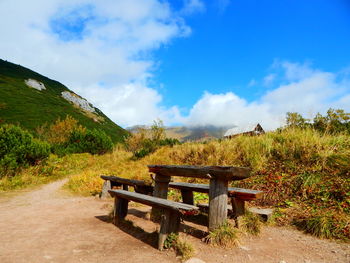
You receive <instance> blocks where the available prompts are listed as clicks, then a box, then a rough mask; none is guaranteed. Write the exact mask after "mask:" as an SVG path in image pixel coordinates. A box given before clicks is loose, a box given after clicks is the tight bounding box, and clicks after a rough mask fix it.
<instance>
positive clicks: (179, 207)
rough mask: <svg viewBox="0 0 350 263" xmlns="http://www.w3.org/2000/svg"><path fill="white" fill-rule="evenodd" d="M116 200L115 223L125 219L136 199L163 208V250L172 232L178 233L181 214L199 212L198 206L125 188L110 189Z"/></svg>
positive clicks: (161, 246) (161, 227)
mask: <svg viewBox="0 0 350 263" xmlns="http://www.w3.org/2000/svg"><path fill="white" fill-rule="evenodd" d="M108 192H109V193H110V195H111V196H112V197H114V198H115V202H114V223H115V224H116V225H117V224H118V222H119V221H120V220H122V219H124V218H125V217H126V215H127V213H128V202H129V201H134V202H137V203H141V204H145V205H149V206H152V207H156V208H160V209H161V213H162V215H161V220H160V230H159V238H158V249H159V250H162V249H163V247H164V242H165V240H166V238H167V236H168V235H169V234H170V233H173V232H174V233H177V232H178V231H179V226H180V216H181V214H184V213H185V212H191V213H198V212H199V208H198V207H197V206H193V205H189V204H184V203H179V202H174V201H171V200H167V199H163V198H158V197H153V196H149V195H144V194H140V193H135V192H129V191H125V190H109V191H108Z"/></svg>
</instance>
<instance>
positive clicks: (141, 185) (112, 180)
mask: <svg viewBox="0 0 350 263" xmlns="http://www.w3.org/2000/svg"><path fill="white" fill-rule="evenodd" d="M101 178H102V179H103V180H105V182H104V183H103V187H102V192H101V198H106V197H107V196H108V195H109V193H108V190H111V189H112V188H113V187H114V186H122V187H123V190H128V189H129V186H132V187H134V190H135V192H137V193H141V194H152V193H153V186H151V185H148V184H146V183H145V182H144V181H141V180H133V179H126V178H122V177H117V176H107V175H101Z"/></svg>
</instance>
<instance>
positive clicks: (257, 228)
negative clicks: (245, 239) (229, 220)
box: [240, 211, 262, 236]
mask: <svg viewBox="0 0 350 263" xmlns="http://www.w3.org/2000/svg"><path fill="white" fill-rule="evenodd" d="M240 228H241V229H242V230H244V231H245V232H246V233H248V234H251V235H254V236H257V235H259V234H260V232H261V228H262V222H261V220H260V218H259V216H258V215H256V214H253V213H252V212H250V211H246V212H245V214H244V216H242V217H241V218H240Z"/></svg>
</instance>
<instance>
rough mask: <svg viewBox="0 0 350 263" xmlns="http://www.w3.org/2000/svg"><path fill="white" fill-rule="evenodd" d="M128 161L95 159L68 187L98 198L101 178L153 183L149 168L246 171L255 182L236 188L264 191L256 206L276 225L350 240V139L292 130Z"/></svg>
mask: <svg viewBox="0 0 350 263" xmlns="http://www.w3.org/2000/svg"><path fill="white" fill-rule="evenodd" d="M130 157H131V155H130V154H129V153H127V152H123V151H121V150H119V151H115V152H114V153H112V154H109V155H105V156H101V157H91V159H90V162H95V164H92V163H91V166H89V168H88V169H87V170H85V171H84V172H82V173H80V174H79V175H77V176H74V177H72V178H71V180H70V181H69V183H68V185H67V187H68V188H70V189H72V190H73V191H75V192H79V193H83V194H88V193H97V192H98V191H100V187H101V184H102V180H100V179H99V178H98V175H100V174H101V173H111V174H115V175H118V176H123V177H128V178H137V179H144V180H147V181H149V182H151V181H150V177H149V174H148V172H147V168H146V165H147V164H187V165H233V166H248V167H251V168H252V169H253V173H252V177H251V178H249V179H247V180H243V181H238V182H234V183H232V185H235V186H241V187H245V188H250V189H259V190H263V191H264V192H265V195H264V198H263V199H261V200H259V201H258V202H256V205H262V206H272V207H275V208H276V212H275V214H274V217H275V221H276V222H277V224H288V223H292V224H294V225H297V226H298V227H300V228H302V229H304V230H306V231H307V232H312V233H318V234H317V235H318V236H321V237H329V236H331V237H341V238H344V237H347V238H349V230H350V224H349V222H350V217H349V213H350V174H349V172H350V137H349V136H348V135H327V134H325V135H321V134H320V133H318V132H315V131H313V130H311V129H309V130H307V129H306V130H293V129H289V130H285V131H282V132H271V133H267V134H265V135H262V136H258V137H246V136H241V137H236V138H234V139H232V140H222V141H211V142H208V143H186V144H183V145H176V146H174V147H163V148H161V149H159V150H158V151H156V152H155V153H153V154H152V155H149V156H147V157H145V158H144V159H141V160H139V161H131V160H130ZM188 180H189V181H193V179H188ZM91 182H94V183H93V184H91ZM94 186H95V187H96V188H94ZM311 219H312V220H311ZM329 229H332V231H331V234H329V233H328V232H329ZM327 231H328V232H327Z"/></svg>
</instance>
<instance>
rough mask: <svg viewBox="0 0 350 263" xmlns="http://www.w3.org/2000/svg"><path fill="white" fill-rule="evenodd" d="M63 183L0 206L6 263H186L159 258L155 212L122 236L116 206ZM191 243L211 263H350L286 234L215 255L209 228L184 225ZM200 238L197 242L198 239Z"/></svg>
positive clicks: (138, 218)
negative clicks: (204, 237)
mask: <svg viewBox="0 0 350 263" xmlns="http://www.w3.org/2000/svg"><path fill="white" fill-rule="evenodd" d="M64 182H65V181H64V180H63V181H58V182H55V183H51V184H48V185H46V186H43V187H42V188H40V189H37V190H34V191H30V192H21V193H17V194H15V195H6V196H4V195H3V196H1V198H0V262H1V263H8V262H179V259H177V258H176V256H175V253H174V252H173V251H164V252H160V251H158V250H157V249H156V248H155V247H154V245H155V244H154V239H153V238H152V235H151V234H148V233H151V232H153V231H154V230H156V227H157V225H156V224H154V223H152V222H151V221H149V220H147V219H145V218H147V216H148V213H147V212H148V211H149V208H148V207H144V206H137V205H135V206H134V207H132V208H130V210H129V212H130V215H128V217H127V218H128V219H130V220H131V221H132V222H134V223H135V224H136V225H138V226H141V227H142V228H143V229H144V230H145V231H146V232H143V231H141V230H140V229H138V228H137V227H133V226H125V227H121V228H117V227H116V226H114V225H113V224H111V222H110V219H109V217H108V213H109V212H110V211H111V207H112V200H107V201H102V200H99V199H98V198H95V197H75V196H71V195H69V194H67V193H65V192H64V191H62V190H60V189H61V186H62V185H63V184H64ZM183 229H185V230H186V231H187V232H190V233H191V235H188V234H187V235H186V238H187V239H188V241H189V242H191V243H192V244H193V246H194V247H195V249H196V257H197V258H199V259H201V260H203V261H205V262H277V263H278V262H287V263H292V262H304V263H306V262H347V263H348V262H350V247H349V244H344V243H336V242H333V241H327V240H320V239H317V238H314V237H311V236H308V235H304V234H302V233H301V232H298V231H296V230H292V229H287V228H276V227H265V228H264V231H263V233H262V234H261V235H260V236H259V237H248V236H246V237H243V238H242V241H241V245H240V247H237V248H233V249H223V248H215V247H212V246H209V245H207V244H204V243H203V242H201V240H200V238H198V235H201V234H200V233H201V230H205V227H203V226H200V225H198V224H194V223H191V222H184V227H183ZM196 236H197V237H196Z"/></svg>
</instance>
